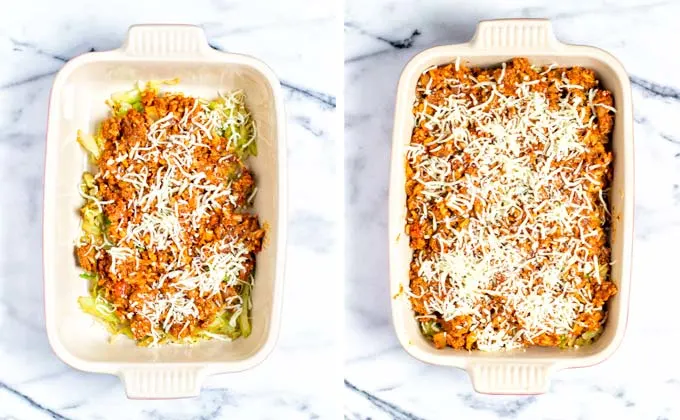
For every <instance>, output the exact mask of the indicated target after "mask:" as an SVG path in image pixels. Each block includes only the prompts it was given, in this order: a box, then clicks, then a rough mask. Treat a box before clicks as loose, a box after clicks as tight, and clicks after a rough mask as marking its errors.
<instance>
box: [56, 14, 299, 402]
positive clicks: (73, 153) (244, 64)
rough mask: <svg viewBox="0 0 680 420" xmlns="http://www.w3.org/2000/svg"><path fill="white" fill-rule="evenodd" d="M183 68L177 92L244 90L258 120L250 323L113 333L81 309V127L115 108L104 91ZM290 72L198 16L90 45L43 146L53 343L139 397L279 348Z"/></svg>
mask: <svg viewBox="0 0 680 420" xmlns="http://www.w3.org/2000/svg"><path fill="white" fill-rule="evenodd" d="M173 78H179V79H180V82H179V84H178V85H176V86H173V88H172V89H167V90H170V91H178V92H183V93H186V94H188V95H194V96H207V97H211V96H214V95H216V93H217V92H218V91H226V90H233V89H237V88H238V89H242V90H243V91H244V93H245V94H246V97H247V105H248V107H249V109H250V110H251V112H252V116H253V118H254V120H255V122H256V124H257V127H258V132H259V138H258V146H259V153H258V155H257V156H256V157H253V158H251V160H250V161H249V165H250V167H251V169H252V171H253V172H254V173H255V175H256V176H257V179H258V187H259V191H260V193H259V194H258V195H257V196H256V198H255V200H254V209H255V211H256V212H257V213H258V214H259V215H260V217H261V220H262V221H263V223H264V224H265V225H266V226H267V233H266V236H267V237H266V239H265V247H264V249H263V251H262V252H261V253H260V254H259V255H258V259H257V271H256V276H255V283H256V284H257V286H256V287H255V288H254V289H253V296H252V299H253V311H252V334H251V335H250V336H249V337H248V338H246V339H239V340H235V341H233V342H228V343H225V342H220V341H209V342H203V343H200V344H198V345H195V346H190V347H187V346H164V347H160V348H144V347H138V346H135V344H134V342H133V341H132V340H127V339H117V340H114V341H112V342H110V343H109V342H108V340H107V339H108V335H109V334H108V332H107V331H106V329H105V328H103V327H102V326H101V325H98V324H97V323H95V322H94V321H93V320H92V318H91V317H90V316H89V315H87V314H85V313H84V312H82V311H81V310H80V308H79V307H78V304H77V299H78V297H79V296H85V295H87V282H85V281H83V280H82V279H81V278H79V277H78V275H79V273H80V272H81V270H80V269H79V268H78V267H77V266H76V261H75V258H74V256H73V241H74V239H75V238H76V237H77V235H78V229H79V227H78V223H79V217H78V214H77V209H78V207H79V206H80V205H81V204H82V198H81V197H80V196H79V194H78V187H77V186H78V183H79V181H78V179H79V177H80V174H81V173H82V172H83V171H84V170H85V168H86V167H87V157H86V154H85V153H84V152H83V151H82V150H81V148H80V145H79V144H78V143H77V142H76V141H75V139H76V133H77V130H79V129H82V130H83V131H88V132H94V130H95V123H96V122H98V121H101V120H103V119H104V118H105V117H106V115H107V113H108V108H107V106H106V104H105V102H104V101H105V100H106V99H107V98H108V97H109V96H110V95H111V94H112V93H114V92H119V91H122V90H125V89H127V88H128V87H129V86H130V85H131V84H132V83H134V82H136V81H138V80H144V81H146V80H157V79H173ZM280 89H281V88H280V83H279V81H278V80H277V78H276V76H275V75H274V74H273V72H272V71H271V70H270V69H269V68H268V67H267V66H266V65H265V64H263V63H262V62H260V61H258V60H256V59H254V58H251V57H247V56H243V55H237V54H225V53H221V52H218V51H216V50H214V49H212V48H210V47H209V45H208V43H207V40H206V37H205V34H204V33H203V31H202V30H201V29H200V28H198V27H194V26H188V25H138V26H133V27H131V28H130V30H129V32H128V35H127V40H126V42H125V44H124V45H123V46H122V47H121V48H120V49H117V50H113V51H107V52H98V53H90V54H85V55H82V56H80V57H77V58H75V59H73V60H71V61H70V62H68V63H67V64H66V65H65V66H64V68H63V69H62V70H61V71H60V72H59V74H58V75H57V76H56V78H55V81H54V85H53V87H52V93H51V97H50V112H49V117H48V128H47V146H46V154H45V183H44V209H43V262H44V286H45V318H46V328H47V334H48V338H49V341H50V344H51V346H52V348H53V349H54V351H55V353H56V354H57V356H59V358H61V359H62V360H63V361H64V362H66V363H67V364H69V365H71V366H73V367H75V368H77V369H80V370H85V371H90V372H100V373H109V374H115V375H119V376H120V377H121V378H122V380H123V382H124V385H125V388H126V393H127V395H128V397H130V398H177V397H188V396H193V395H197V394H198V393H199V391H200V388H201V383H202V381H203V379H204V378H205V377H206V376H207V375H209V374H215V373H225V372H236V371H242V370H245V369H249V368H251V367H253V366H255V365H257V364H258V363H260V362H261V361H263V360H264V359H265V358H266V357H267V355H268V354H269V353H270V352H271V351H272V349H273V347H274V345H275V341H276V338H277V336H278V330H279V321H280V312H281V303H282V295H283V290H282V286H283V283H282V282H283V269H284V248H285V240H286V225H285V221H286V212H285V210H286V203H285V197H286V194H285V185H284V180H285V179H286V178H285V171H286V147H285V122H284V121H285V117H284V112H283V103H282V97H281V92H280Z"/></svg>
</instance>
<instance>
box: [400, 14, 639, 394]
mask: <svg viewBox="0 0 680 420" xmlns="http://www.w3.org/2000/svg"><path fill="white" fill-rule="evenodd" d="M457 57H460V60H461V62H462V63H464V64H466V65H467V66H470V67H478V66H479V67H487V66H495V65H499V64H500V63H502V62H503V61H506V60H508V59H511V58H513V57H527V58H528V59H529V60H530V61H531V62H532V63H534V64H537V65H549V64H552V63H556V64H557V65H559V66H567V67H569V66H582V67H587V68H590V69H593V70H594V71H595V72H596V74H597V77H598V78H599V79H600V81H601V82H602V84H603V86H604V87H605V88H606V89H608V90H610V91H611V92H612V94H613V95H614V102H615V107H616V119H615V127H614V131H613V133H612V147H613V153H614V162H613V170H614V178H613V181H612V186H611V187H612V188H611V192H610V200H609V201H610V211H611V213H612V225H611V234H610V235H611V236H610V244H611V247H612V261H614V264H613V266H612V270H611V276H612V280H613V281H614V283H616V285H617V286H618V289H619V292H618V294H617V295H616V296H615V297H614V298H613V299H611V300H610V301H609V316H608V319H607V322H606V325H605V328H604V332H603V334H602V336H601V337H600V338H599V339H598V340H597V341H596V342H595V343H594V344H593V345H592V346H586V347H581V348H578V349H573V350H561V349H558V348H538V347H533V348H529V349H526V350H518V351H511V352H504V353H484V352H480V351H471V352H468V351H466V350H454V349H452V348H447V349H442V350H437V349H436V348H435V347H434V345H432V344H431V343H430V342H429V341H427V340H426V339H425V338H424V337H423V335H422V333H421V332H420V329H419V326H418V323H417V321H416V320H415V318H414V313H413V311H412V309H411V306H410V303H409V300H408V296H407V295H406V294H405V293H403V290H408V287H409V264H410V260H411V255H412V252H411V249H410V248H409V239H408V236H407V234H406V233H405V226H406V192H405V182H406V174H405V146H406V145H408V144H409V143H410V141H411V133H412V130H413V127H414V117H413V114H412V108H413V104H414V101H415V89H416V83H417V81H418V78H419V77H420V75H421V73H422V72H423V71H424V70H425V69H427V68H429V67H431V66H436V65H442V64H448V63H451V62H454V61H455V60H456V58H457ZM391 165H392V166H391V176H390V198H389V249H390V286H391V295H392V296H394V298H393V299H392V318H393V322H394V327H395V329H396V333H397V336H398V338H399V341H400V342H401V344H402V346H403V347H404V348H405V349H406V351H407V352H408V353H410V354H411V355H412V356H414V357H415V358H417V359H420V360H422V361H424V362H428V363H432V364H436V365H443V366H453V367H457V368H461V369H465V370H466V371H467V372H468V373H469V375H470V377H471V380H472V385H473V387H474V388H475V390H476V391H478V392H482V393H494V394H536V393H543V392H546V391H547V390H548V387H549V384H550V381H549V378H550V375H551V374H552V373H553V372H555V371H557V370H560V369H566V368H574V367H585V366H591V365H594V364H597V363H600V362H602V361H603V360H605V359H606V358H608V357H609V356H610V355H611V354H612V353H613V352H614V351H615V350H616V349H617V347H618V346H619V344H620V343H621V340H622V339H623V334H624V330H625V328H626V322H627V317H628V303H629V294H630V272H631V253H632V239H633V194H634V188H633V181H634V179H633V109H632V99H631V89H630V82H629V79H628V75H627V74H626V72H625V70H624V69H623V66H622V65H621V64H620V63H619V62H618V61H617V60H616V59H615V58H614V57H612V56H611V55H609V54H608V53H606V52H604V51H602V50H600V49H597V48H592V47H584V46H574V45H566V44H563V43H561V42H559V41H558V40H557V39H556V38H555V35H554V34H553V31H552V27H551V24H550V22H549V21H547V20H540V19H508V20H494V21H484V22H481V23H479V25H478V26H477V31H476V33H475V35H474V37H473V39H472V40H471V41H470V42H468V43H465V44H459V45H448V46H441V47H435V48H431V49H428V50H426V51H424V52H422V53H420V54H418V55H417V56H415V57H414V58H413V59H412V60H411V61H410V62H409V63H408V64H407V65H406V67H405V69H404V71H403V73H402V75H401V79H400V80H399V87H398V91H397V102H396V110H395V117H394V133H393V143H392V162H391Z"/></svg>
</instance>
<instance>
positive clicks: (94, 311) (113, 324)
mask: <svg viewBox="0 0 680 420" xmlns="http://www.w3.org/2000/svg"><path fill="white" fill-rule="evenodd" d="M86 275H87V276H91V277H92V279H93V284H94V286H93V287H92V290H91V293H90V296H81V297H79V298H78V304H79V305H80V309H82V310H83V312H85V313H87V314H90V315H92V316H94V317H95V318H97V319H98V320H99V321H101V322H102V323H103V324H104V325H105V326H106V328H107V329H108V330H109V332H110V333H111V334H112V335H117V334H123V335H126V336H128V337H130V338H133V336H132V330H131V329H130V325H129V324H128V323H127V322H126V321H123V320H122V319H120V318H119V317H118V315H116V311H115V308H114V307H113V305H111V303H110V302H109V301H107V300H106V298H104V296H103V294H102V291H101V289H99V288H98V287H97V286H96V278H97V276H96V275H95V274H92V273H87V274H86ZM81 277H82V275H81Z"/></svg>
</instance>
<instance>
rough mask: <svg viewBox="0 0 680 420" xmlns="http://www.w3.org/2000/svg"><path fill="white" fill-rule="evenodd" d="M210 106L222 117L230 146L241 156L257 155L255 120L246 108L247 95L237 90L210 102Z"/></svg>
mask: <svg viewBox="0 0 680 420" xmlns="http://www.w3.org/2000/svg"><path fill="white" fill-rule="evenodd" d="M208 107H209V108H210V109H212V110H216V111H218V113H219V114H220V116H221V117H222V121H223V122H222V132H221V133H220V134H221V135H222V136H223V137H224V138H225V139H227V142H228V145H229V147H231V148H233V150H234V152H235V153H236V154H238V155H239V156H240V157H241V158H243V159H246V158H248V157H249V156H257V142H256V141H255V137H256V135H257V133H256V129H255V121H253V118H252V116H251V115H250V113H249V112H248V110H247V108H246V101H245V95H244V94H243V92H241V91H235V92H233V93H231V94H229V95H228V96H220V98H219V99H217V100H215V101H212V102H209V103H208Z"/></svg>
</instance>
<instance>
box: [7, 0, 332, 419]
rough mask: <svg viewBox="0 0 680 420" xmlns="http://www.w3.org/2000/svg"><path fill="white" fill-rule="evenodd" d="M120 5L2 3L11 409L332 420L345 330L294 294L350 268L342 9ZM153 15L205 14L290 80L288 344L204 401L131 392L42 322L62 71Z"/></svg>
mask: <svg viewBox="0 0 680 420" xmlns="http://www.w3.org/2000/svg"><path fill="white" fill-rule="evenodd" d="M95 4H96V6H95ZM113 4H114V5H115V7H112V8H111V9H106V8H104V7H103V6H102V5H104V3H101V2H100V3H93V2H89V1H79V0H71V1H65V2H53V1H50V0H42V1H35V2H30V6H29V2H23V3H22V2H13V3H7V2H3V6H2V8H1V9H2V13H0V62H2V65H1V66H0V191H1V192H2V194H0V419H21V420H39V419H48V418H55V419H91V418H97V419H109V418H110V419H189V418H201V419H220V418H238V419H245V418H248V419H251V418H252V419H255V418H257V419H259V418H263V419H264V418H275V419H284V418H285V419H288V418H290V419H311V418H328V417H329V416H331V414H330V413H337V412H339V410H340V408H339V403H338V402H337V401H336V400H335V399H334V398H333V394H337V393H338V392H339V391H340V389H341V386H340V382H339V379H338V378H339V377H340V375H339V374H338V372H337V369H335V367H334V366H338V365H339V358H338V357H337V353H336V351H335V350H334V348H335V347H336V346H334V344H335V341H336V334H335V333H334V331H333V329H331V328H328V320H325V319H323V318H321V317H310V316H309V315H310V314H313V313H321V312H322V311H323V310H324V309H325V308H326V307H327V302H326V301H324V299H305V304H304V305H300V304H299V302H298V303H296V300H295V298H296V297H298V296H310V295H314V296H325V295H329V294H330V295H333V294H332V293H331V292H332V290H333V287H336V286H335V285H337V287H338V288H339V285H340V282H341V279H340V277H339V275H338V277H337V278H334V277H333V274H332V273H339V271H340V270H339V267H336V266H337V265H338V264H339V263H338V260H337V252H336V249H337V247H338V246H339V236H340V235H339V234H338V233H340V230H339V228H338V223H337V218H335V217H334V214H336V209H338V208H340V207H341V200H342V197H338V196H337V194H334V193H333V189H329V188H328V186H329V185H335V183H336V179H337V178H338V176H337V171H338V167H337V162H336V156H337V153H336V148H335V147H334V146H333V145H334V143H335V142H334V139H333V138H332V137H331V135H330V127H331V126H332V125H334V122H333V121H334V119H335V117H334V114H335V94H336V92H337V90H336V88H335V86H336V84H337V83H336V81H334V80H332V79H331V78H329V77H327V76H326V75H327V74H328V73H329V70H330V66H331V65H332V64H333V62H334V61H333V59H332V56H331V54H332V51H331V50H330V49H329V48H328V44H329V43H330V42H333V39H332V38H333V34H332V33H331V31H330V30H329V28H330V26H331V24H332V23H333V22H335V21H334V20H333V8H332V7H331V5H330V4H325V3H323V2H315V1H310V0H289V1H286V2H282V3H280V4H279V3H275V2H268V1H247V2H244V1H212V2H209V1H201V2H196V3H193V2H192V4H191V6H189V3H188V2H186V1H181V0H170V1H168V0H164V1H160V0H154V1H144V2H141V1H133V0H117V1H116V2H115V3H113ZM291 11H295V12H294V13H292V12H291ZM152 22H158V23H193V24H198V25H200V26H202V27H203V28H204V29H205V31H206V34H207V36H208V39H209V41H210V43H211V44H212V45H213V46H214V47H217V48H220V49H224V50H228V51H233V52H241V53H245V54H250V55H253V56H255V57H257V58H260V59H261V60H263V61H265V62H266V63H268V64H269V65H270V66H271V67H272V68H273V69H274V71H275V72H276V73H277V75H278V76H279V77H280V79H281V80H282V83H283V85H284V95H285V101H286V112H287V116H288V147H289V154H288V162H289V182H290V187H289V247H288V256H287V265H286V281H285V287H284V290H285V297H284V309H283V316H282V325H281V334H280V336H279V340H278V346H277V348H276V349H275V350H274V352H273V353H272V354H271V356H270V357H269V358H268V359H267V360H266V361H265V362H264V363H263V364H261V365H260V366H258V367H256V368H254V369H252V370H250V371H247V372H243V373H239V374H232V375H222V376H215V377H211V378H210V379H209V380H208V381H207V382H206V384H205V387H204V390H203V392H202V393H201V396H200V397H199V398H196V399H188V400H177V401H129V400H127V399H126V398H125V395H124V392H123V388H122V385H121V382H120V380H119V379H118V378H116V377H113V376H108V375H100V374H90V373H83V372H79V371H76V370H74V369H72V368H70V367H68V366H67V365H65V364H64V363H62V362H61V361H60V360H59V359H57V357H56V356H55V355H54V353H53V352H52V350H51V349H50V346H49V344H48V342H47V336H46V334H45V330H44V313H43V299H42V271H41V270H42V268H41V266H42V262H41V240H42V239H41V212H42V209H41V206H42V204H41V200H42V192H41V190H42V176H43V156H44V142H45V125H46V115H47V99H48V95H49V91H50V87H51V85H52V81H53V78H54V74H55V72H57V71H58V70H59V69H60V68H61V67H62V66H63V65H64V63H65V62H66V61H68V60H69V59H70V58H72V57H74V56H76V55H79V54H82V53H85V52H88V51H93V50H95V51H100V50H108V49H113V48H117V47H119V46H120V44H121V43H122V41H123V39H124V37H125V34H126V30H127V28H128V26H129V25H131V24H134V23H152ZM291 46H294V47H291ZM336 62H337V60H336ZM310 173H312V174H314V176H309V174H310ZM329 273H331V274H329ZM319 279H325V281H324V282H321V281H319ZM334 294H335V295H337V293H334ZM332 360H335V362H332ZM334 369H335V370H334ZM334 372H335V373H334Z"/></svg>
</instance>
